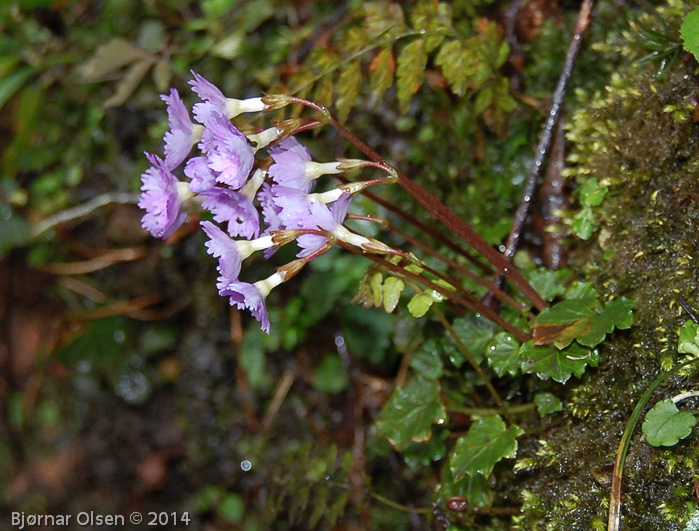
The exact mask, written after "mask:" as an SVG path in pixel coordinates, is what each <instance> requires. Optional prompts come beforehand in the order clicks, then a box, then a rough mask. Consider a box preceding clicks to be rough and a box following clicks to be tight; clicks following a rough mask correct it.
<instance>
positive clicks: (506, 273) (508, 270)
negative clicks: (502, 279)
mask: <svg viewBox="0 0 699 531" xmlns="http://www.w3.org/2000/svg"><path fill="white" fill-rule="evenodd" d="M502 272H503V273H504V274H505V275H509V274H510V268H509V267H506V268H505V269H503V270H502Z"/></svg>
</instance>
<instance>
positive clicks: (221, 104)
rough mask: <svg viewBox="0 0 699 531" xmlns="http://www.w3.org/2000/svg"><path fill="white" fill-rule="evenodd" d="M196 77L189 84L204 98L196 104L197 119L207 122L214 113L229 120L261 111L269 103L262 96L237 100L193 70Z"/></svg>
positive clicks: (195, 114) (203, 122)
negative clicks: (225, 94)
mask: <svg viewBox="0 0 699 531" xmlns="http://www.w3.org/2000/svg"><path fill="white" fill-rule="evenodd" d="M192 75H193V76H194V79H192V80H191V81H190V82H189V84H190V85H191V86H192V90H193V91H194V92H196V93H197V96H199V97H200V98H201V99H202V100H204V101H203V102H201V103H197V104H195V105H194V108H193V111H194V116H195V117H196V119H197V121H198V122H199V123H202V124H207V123H208V121H209V119H210V117H211V115H212V114H213V113H219V114H223V115H224V116H225V117H226V118H228V119H229V120H230V119H231V118H235V117H236V116H238V115H239V114H242V113H245V112H259V111H264V110H265V109H267V105H266V104H264V103H263V102H262V98H250V99H247V100H236V99H233V98H226V97H225V96H224V95H223V92H221V90H220V89H219V88H218V87H217V86H216V85H214V84H213V83H211V82H209V81H207V80H206V79H204V78H203V77H202V76H200V75H199V74H197V73H196V72H194V71H192Z"/></svg>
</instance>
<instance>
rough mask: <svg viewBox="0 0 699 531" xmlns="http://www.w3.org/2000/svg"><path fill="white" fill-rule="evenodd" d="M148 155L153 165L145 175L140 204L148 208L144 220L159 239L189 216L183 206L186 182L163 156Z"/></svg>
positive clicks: (147, 228) (170, 232) (173, 230)
mask: <svg viewBox="0 0 699 531" xmlns="http://www.w3.org/2000/svg"><path fill="white" fill-rule="evenodd" d="M146 157H147V158H148V160H149V161H150V163H151V164H152V165H153V166H151V167H150V168H148V169H147V170H146V171H145V173H144V174H143V175H141V180H142V181H143V185H142V186H141V191H142V194H141V199H140V200H139V201H138V206H139V207H140V208H142V209H143V210H145V211H146V213H145V214H144V215H143V219H142V221H141V223H142V225H143V228H144V229H146V230H147V231H148V232H150V233H151V234H152V235H153V236H155V237H156V238H167V237H168V236H170V235H171V234H172V233H173V232H175V231H176V230H177V229H178V228H179V227H180V225H182V223H184V220H185V218H186V217H187V215H186V213H185V212H183V211H182V208H181V206H182V199H183V198H182V197H181V196H180V194H183V195H184V193H183V190H182V189H181V186H180V185H181V184H184V183H180V182H179V181H178V180H177V177H175V176H174V175H173V174H172V173H171V172H170V170H168V168H167V165H166V164H165V162H163V160H162V159H161V158H160V157H158V156H156V155H151V154H149V153H146ZM185 186H186V185H185Z"/></svg>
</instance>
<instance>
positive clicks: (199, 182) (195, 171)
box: [184, 157, 216, 194]
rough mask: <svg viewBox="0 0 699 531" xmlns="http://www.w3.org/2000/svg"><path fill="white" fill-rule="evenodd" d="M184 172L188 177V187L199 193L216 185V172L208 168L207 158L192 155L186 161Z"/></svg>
mask: <svg viewBox="0 0 699 531" xmlns="http://www.w3.org/2000/svg"><path fill="white" fill-rule="evenodd" d="M184 174H185V175H186V176H187V177H189V178H190V182H189V189H190V190H191V191H192V192H194V193H195V194H200V193H203V192H206V191H207V190H210V189H211V188H214V187H215V186H216V174H215V173H214V172H213V170H212V169H211V168H209V159H207V158H206V157H194V158H191V159H189V160H188V161H187V164H185V167H184Z"/></svg>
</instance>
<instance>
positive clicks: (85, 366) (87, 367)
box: [75, 360, 92, 374]
mask: <svg viewBox="0 0 699 531" xmlns="http://www.w3.org/2000/svg"><path fill="white" fill-rule="evenodd" d="M75 370H76V371H78V372H79V373H80V374H87V373H88V372H90V371H91V370H92V363H90V362H89V361H87V360H80V361H79V362H78V363H76V364H75Z"/></svg>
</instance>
